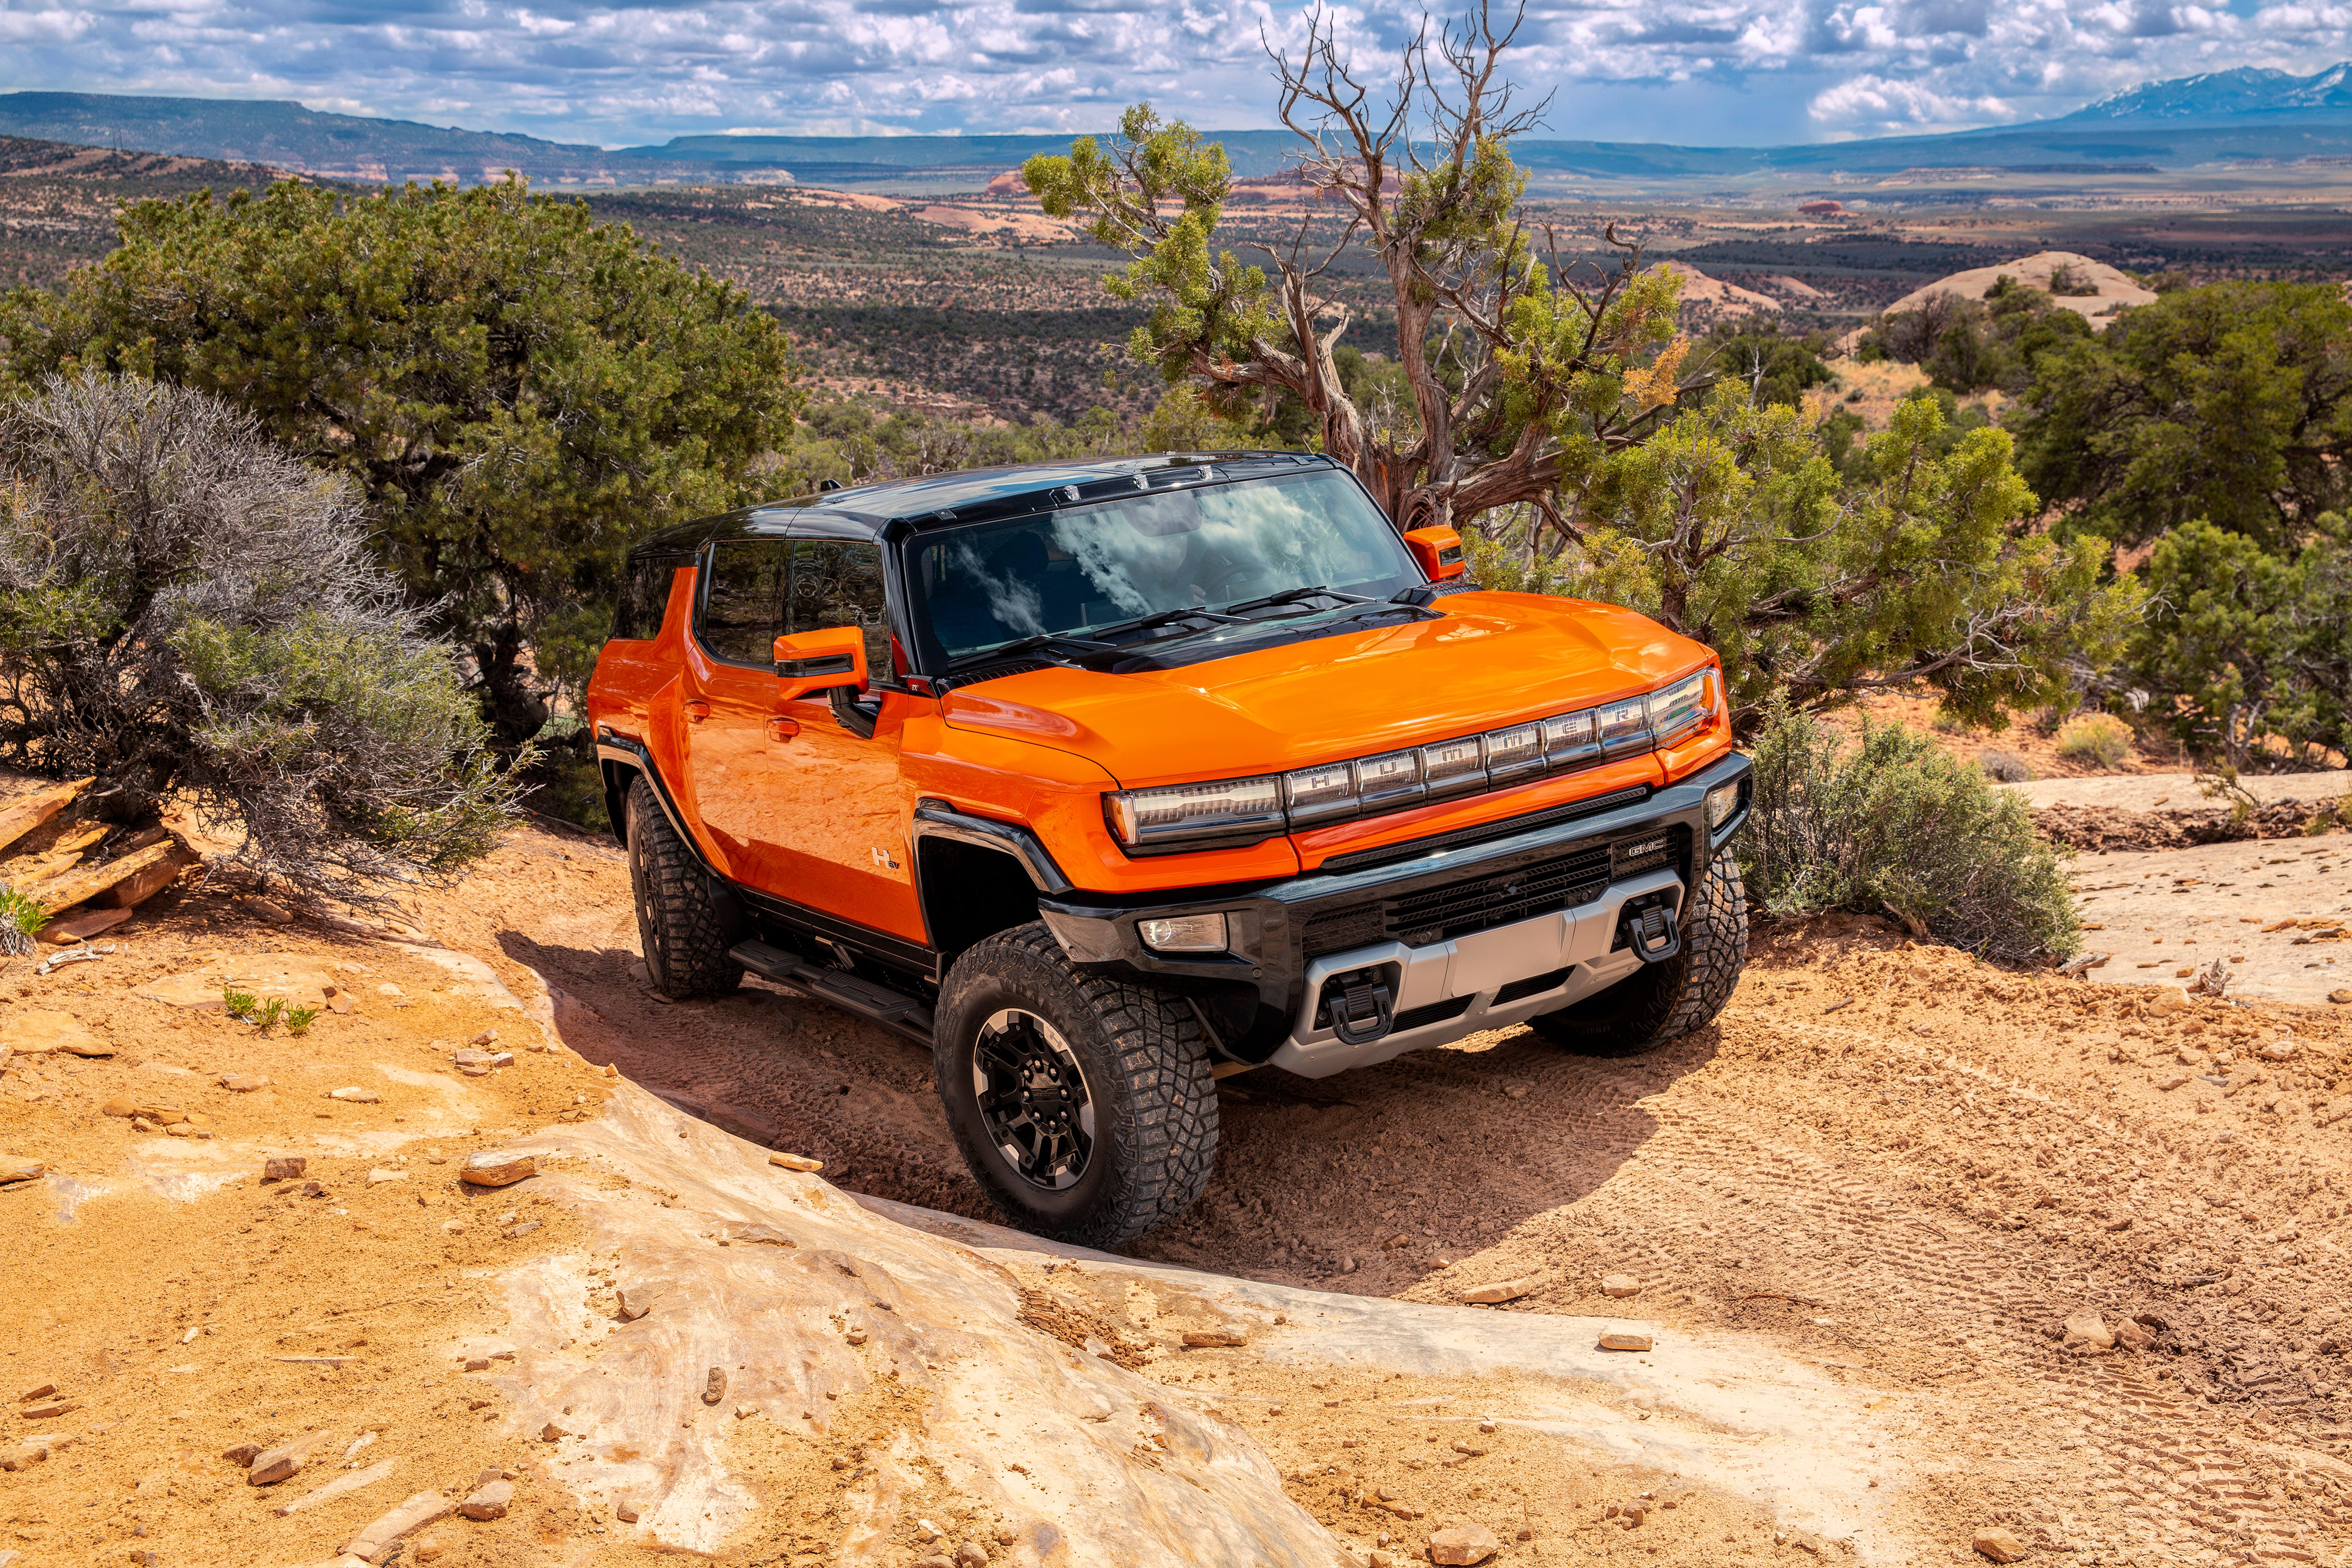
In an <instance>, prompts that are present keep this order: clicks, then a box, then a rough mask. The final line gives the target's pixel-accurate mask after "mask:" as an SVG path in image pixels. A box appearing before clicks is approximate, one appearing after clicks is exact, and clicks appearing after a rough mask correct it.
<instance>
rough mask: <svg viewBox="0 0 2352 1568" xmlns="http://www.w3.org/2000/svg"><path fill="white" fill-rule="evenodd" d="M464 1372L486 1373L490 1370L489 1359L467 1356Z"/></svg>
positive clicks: (481, 1356)
mask: <svg viewBox="0 0 2352 1568" xmlns="http://www.w3.org/2000/svg"><path fill="white" fill-rule="evenodd" d="M466 1370H467V1372H488V1371H489V1370H490V1358H489V1357H488V1356H486V1355H469V1356H467V1358H466Z"/></svg>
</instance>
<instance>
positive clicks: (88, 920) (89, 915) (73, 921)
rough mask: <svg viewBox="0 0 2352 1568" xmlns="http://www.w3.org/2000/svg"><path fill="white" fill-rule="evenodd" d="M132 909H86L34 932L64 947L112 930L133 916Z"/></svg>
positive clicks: (53, 945)
mask: <svg viewBox="0 0 2352 1568" xmlns="http://www.w3.org/2000/svg"><path fill="white" fill-rule="evenodd" d="M131 913H132V911H131V910H127V909H122V910H83V911H82V912H81V913H80V914H78V915H68V916H67V917H66V918H65V919H63V920H58V921H50V922H49V923H48V924H47V925H45V926H43V927H42V928H41V929H40V930H39V931H36V932H34V933H33V934H34V935H35V936H36V937H37V938H38V939H39V940H41V941H42V942H47V943H48V944H49V945H50V946H52V947H64V946H67V945H68V944H69V943H72V942H88V941H89V939H90V938H91V937H94V936H98V935H100V934H102V933H103V932H106V931H112V930H113V929H114V928H115V927H116V926H119V925H121V923H122V922H123V921H127V920H129V919H130V918H131Z"/></svg>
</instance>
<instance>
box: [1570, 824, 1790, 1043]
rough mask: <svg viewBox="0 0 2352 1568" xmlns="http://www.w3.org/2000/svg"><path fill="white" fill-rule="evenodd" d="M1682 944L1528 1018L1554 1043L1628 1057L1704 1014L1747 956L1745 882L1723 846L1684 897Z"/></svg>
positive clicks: (1718, 1003) (1694, 1024)
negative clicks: (1591, 992) (1599, 988)
mask: <svg viewBox="0 0 2352 1568" xmlns="http://www.w3.org/2000/svg"><path fill="white" fill-rule="evenodd" d="M1681 923H1682V933H1683V947H1682V951H1681V952H1678V953H1676V954H1675V956H1674V957H1672V958H1669V959H1666V960H1664V961H1663V962H1661V963H1645V964H1643V966H1642V968H1641V972H1640V973H1636V974H1630V975H1628V976H1626V977H1625V978H1624V979H1622V980H1621V981H1619V982H1618V983H1617V984H1614V985H1612V986H1611V987H1610V988H1609V989H1608V990H1606V991H1603V992H1601V994H1599V995H1597V996H1588V997H1586V998H1585V999H1584V1000H1583V1001H1581V1002H1571V1003H1570V1004H1569V1005H1567V1006H1565V1007H1562V1008H1561V1009H1560V1010H1559V1012H1557V1013H1544V1014H1539V1015H1538V1016H1535V1017H1533V1018H1530V1019H1528V1028H1530V1029H1533V1030H1534V1031H1535V1032H1536V1033H1537V1034H1538V1035H1541V1036H1542V1037H1544V1038H1545V1039H1547V1040H1549V1041H1551V1042H1552V1043H1553V1044H1554V1045H1558V1046H1565V1047H1568V1048H1569V1049H1570V1050H1572V1051H1577V1052H1580V1053H1581V1054H1583V1055H1585V1056H1594V1057H1630V1056H1634V1055H1637V1054H1638V1053H1640V1052H1643V1051H1646V1050H1649V1049H1651V1048H1652V1047H1656V1046H1662V1045H1664V1044H1665V1043H1666V1042H1667V1041H1668V1040H1672V1039H1675V1038H1678V1037H1681V1036H1684V1035H1687V1034H1689V1033H1690V1032H1691V1031H1692V1030H1693V1029H1696V1028H1700V1027H1702V1026H1705V1025H1706V1024H1707V1023H1709V1022H1711V1021H1712V1020H1713V1019H1714V1017H1715V1016H1716V1015H1717V1013H1720V1012H1722V1011H1723V1006H1724V1004H1725V1003H1727V1002H1728V1001H1730V1000H1731V993H1732V989H1733V988H1734V987H1735V986H1737V985H1738V984H1739V972H1740V971H1741V970H1742V969H1743V968H1745V967H1746V966H1747V963H1748V890H1747V889H1746V888H1744V887H1743V886H1741V884H1740V880H1739V867H1738V864H1737V863H1736V862H1735V861H1734V860H1733V859H1732V858H1731V857H1730V856H1729V855H1728V854H1718V855H1717V856H1716V857H1715V858H1714V859H1712V860H1710V861H1708V862H1707V867H1706V875H1705V876H1703V877H1701V878H1700V879H1699V881H1698V889H1697V890H1696V893H1694V894H1693V895H1692V897H1690V898H1689V899H1687V900H1685V901H1684V905H1683V911H1682V921H1681Z"/></svg>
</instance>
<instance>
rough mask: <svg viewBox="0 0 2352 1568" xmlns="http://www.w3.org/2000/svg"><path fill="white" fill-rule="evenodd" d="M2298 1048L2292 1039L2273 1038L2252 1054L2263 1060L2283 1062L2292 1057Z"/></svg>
mask: <svg viewBox="0 0 2352 1568" xmlns="http://www.w3.org/2000/svg"><path fill="white" fill-rule="evenodd" d="M2299 1048H2300V1047H2297V1045H2296V1044H2295V1042H2294V1041H2293V1040H2273V1041H2272V1042H2271V1043H2270V1044H2269V1045H2267V1046H2264V1047H2263V1048H2262V1049H2260V1050H2258V1051H2256V1052H2255V1053H2254V1054H2255V1055H2256V1056H2258V1057H2261V1058H2263V1060H2264V1061H2273V1062H2283V1061H2285V1060H2287V1059H2288V1058H2291V1057H2293V1056H2294V1053H2295V1052H2296V1050H2297V1049H2299Z"/></svg>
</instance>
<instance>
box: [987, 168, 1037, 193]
mask: <svg viewBox="0 0 2352 1568" xmlns="http://www.w3.org/2000/svg"><path fill="white" fill-rule="evenodd" d="M988 194H989V195H992V196H1025V195H1028V194H1029V182H1028V181H1026V180H1024V179H1023V178H1022V177H1021V171H1020V170H1018V169H1007V170H1005V171H1004V173H1003V174H999V175H997V176H996V178H994V179H992V180H991V181H989V182H988Z"/></svg>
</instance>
